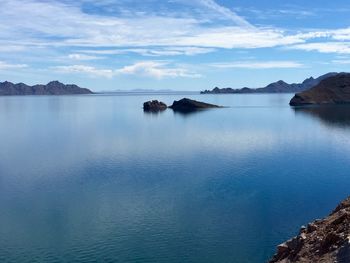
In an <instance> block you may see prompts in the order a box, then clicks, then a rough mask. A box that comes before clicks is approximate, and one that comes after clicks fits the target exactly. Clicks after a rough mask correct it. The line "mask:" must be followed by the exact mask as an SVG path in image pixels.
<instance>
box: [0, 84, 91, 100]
mask: <svg viewBox="0 0 350 263" xmlns="http://www.w3.org/2000/svg"><path fill="white" fill-rule="evenodd" d="M69 94H92V91H91V90H89V89H84V88H80V87H78V86H77V85H65V84H62V83H60V82H58V81H52V82H50V83H48V84H46V85H34V86H28V85H26V84H23V83H18V84H13V83H11V82H8V81H5V82H0V96H10V95H69Z"/></svg>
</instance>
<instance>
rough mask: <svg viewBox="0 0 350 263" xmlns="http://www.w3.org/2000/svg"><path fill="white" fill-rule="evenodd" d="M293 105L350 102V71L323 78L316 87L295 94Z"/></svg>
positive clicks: (291, 102)
mask: <svg viewBox="0 0 350 263" xmlns="http://www.w3.org/2000/svg"><path fill="white" fill-rule="evenodd" d="M289 104H290V105H291V106H304V105H321V104H322V105H323V104H350V73H339V74H337V75H335V76H331V77H329V78H326V79H324V80H322V81H321V82H320V83H319V84H318V85H316V86H315V87H313V88H311V89H309V90H307V91H304V92H301V93H297V94H295V96H294V97H293V98H292V100H291V101H290V103H289Z"/></svg>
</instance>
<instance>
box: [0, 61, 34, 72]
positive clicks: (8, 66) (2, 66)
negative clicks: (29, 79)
mask: <svg viewBox="0 0 350 263" xmlns="http://www.w3.org/2000/svg"><path fill="white" fill-rule="evenodd" d="M27 66H28V65H26V64H10V63H7V62H4V61H0V70H7V69H21V68H26V67H27Z"/></svg>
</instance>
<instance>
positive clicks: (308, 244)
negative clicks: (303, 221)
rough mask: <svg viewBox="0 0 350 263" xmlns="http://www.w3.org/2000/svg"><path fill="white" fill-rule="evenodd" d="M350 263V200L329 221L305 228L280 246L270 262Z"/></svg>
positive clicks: (318, 221) (325, 220)
mask: <svg viewBox="0 0 350 263" xmlns="http://www.w3.org/2000/svg"><path fill="white" fill-rule="evenodd" d="M292 262H301V263H304V262H305V263H306V262H310V263H311V262H324V263H331V262H338V263H349V262H350V197H348V198H347V199H346V200H344V201H343V202H342V203H341V204H340V205H338V207H337V208H336V209H335V210H334V211H333V212H332V213H331V214H330V215H329V216H328V217H326V218H324V219H322V220H316V221H314V222H312V223H310V224H308V225H307V226H306V227H302V228H301V230H300V233H299V235H298V236H296V237H294V238H292V239H290V240H288V241H287V242H285V243H283V244H281V245H279V246H278V247H277V253H276V255H275V256H274V257H273V258H272V260H271V261H270V263H292Z"/></svg>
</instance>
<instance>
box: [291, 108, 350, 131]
mask: <svg viewBox="0 0 350 263" xmlns="http://www.w3.org/2000/svg"><path fill="white" fill-rule="evenodd" d="M294 112H295V113H296V114H299V113H300V114H305V115H310V116H312V117H314V118H317V119H319V120H321V121H322V122H324V123H325V124H328V125H331V126H350V105H334V106H309V107H296V108H294Z"/></svg>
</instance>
